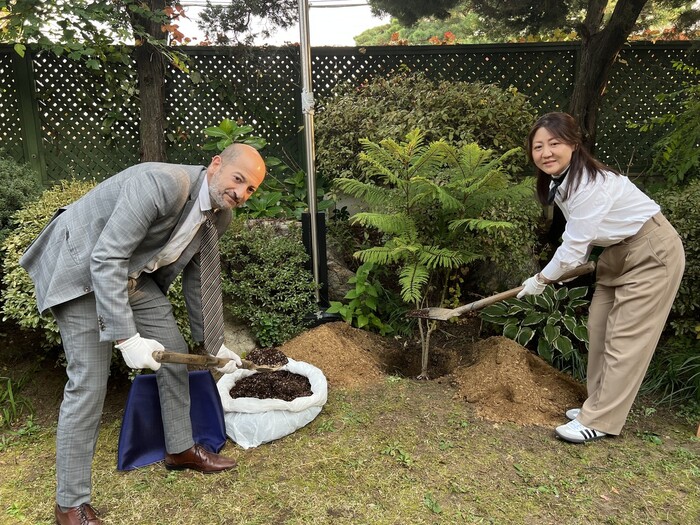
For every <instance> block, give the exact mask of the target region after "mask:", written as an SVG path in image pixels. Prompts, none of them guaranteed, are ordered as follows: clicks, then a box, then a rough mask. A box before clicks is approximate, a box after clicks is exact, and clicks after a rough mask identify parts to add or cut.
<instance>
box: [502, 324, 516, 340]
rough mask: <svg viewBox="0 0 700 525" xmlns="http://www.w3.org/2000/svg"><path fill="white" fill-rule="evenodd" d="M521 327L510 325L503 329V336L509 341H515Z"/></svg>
mask: <svg viewBox="0 0 700 525" xmlns="http://www.w3.org/2000/svg"><path fill="white" fill-rule="evenodd" d="M518 331H519V327H518V325H517V323H508V324H506V325H505V326H504V327H503V336H504V337H507V338H508V339H515V337H516V336H517V335H518Z"/></svg>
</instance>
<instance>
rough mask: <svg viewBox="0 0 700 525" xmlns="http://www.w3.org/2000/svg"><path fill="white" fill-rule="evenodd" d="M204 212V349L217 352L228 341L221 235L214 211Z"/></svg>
mask: <svg viewBox="0 0 700 525" xmlns="http://www.w3.org/2000/svg"><path fill="white" fill-rule="evenodd" d="M204 214H205V215H206V217H207V220H206V221H204V224H202V244H201V248H200V251H199V260H200V285H201V292H202V323H203V326H204V350H205V351H206V352H207V353H209V354H211V355H216V354H217V352H218V351H219V349H220V348H221V345H222V344H223V343H224V306H223V303H222V299H221V262H220V261H219V236H218V233H217V231H216V226H215V225H214V212H213V211H211V210H209V211H206V212H204Z"/></svg>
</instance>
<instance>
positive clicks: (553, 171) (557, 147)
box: [530, 128, 575, 175]
mask: <svg viewBox="0 0 700 525" xmlns="http://www.w3.org/2000/svg"><path fill="white" fill-rule="evenodd" d="M574 150H575V148H574V147H573V146H571V145H569V144H566V143H565V142H562V140H561V139H559V138H557V137H555V136H554V135H552V134H551V133H550V132H549V131H548V130H547V129H546V128H540V129H538V130H537V131H536V132H535V134H534V135H533V137H532V151H531V152H530V154H531V155H532V160H533V162H534V163H535V166H537V167H538V168H539V169H541V170H542V171H543V172H545V173H546V174H547V175H559V174H560V173H561V172H562V171H564V169H565V168H566V167H567V166H568V165H569V164H570V163H571V156H572V155H573V153H574Z"/></svg>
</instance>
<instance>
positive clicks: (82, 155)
mask: <svg viewBox="0 0 700 525" xmlns="http://www.w3.org/2000/svg"><path fill="white" fill-rule="evenodd" d="M577 48H578V45H577V44H576V43H562V44H508V45H500V44H499V45H495V44H494V45H474V46H421V47H368V48H314V49H312V76H313V82H314V95H315V97H316V99H317V101H318V102H319V106H321V104H320V102H321V101H322V100H323V99H324V98H325V97H328V96H330V95H331V92H332V89H333V88H334V86H336V85H338V84H340V83H351V84H355V85H356V84H360V83H362V82H364V81H366V80H368V79H370V78H372V77H375V76H377V75H389V74H391V73H392V72H393V71H397V70H399V69H408V70H412V71H422V72H424V73H425V74H426V75H428V76H429V77H431V78H435V79H444V80H460V81H477V80H478V81H482V82H487V83H494V84H498V85H500V86H501V87H504V88H507V87H509V86H514V87H516V88H517V89H518V90H519V91H521V92H522V93H525V94H526V95H528V96H529V97H530V99H531V102H532V103H533V105H534V106H535V107H536V108H537V109H538V110H539V111H540V112H546V111H553V110H565V109H566V108H567V106H568V100H569V97H570V95H571V92H572V90H573V84H574V81H575V74H576V61H577V53H578V51H577ZM689 48H690V44H688V43H681V42H674V43H660V44H651V43H634V44H631V45H628V46H626V47H625V48H624V49H623V50H622V52H621V53H620V56H619V58H618V60H617V62H616V64H615V65H614V67H613V71H612V75H611V79H610V82H609V85H608V88H607V93H606V96H605V98H604V102H603V106H602V108H601V113H600V116H599V126H598V135H597V137H598V144H597V148H598V149H597V153H598V155H599V156H600V157H601V158H602V159H603V160H604V161H606V162H609V163H611V164H613V165H617V166H620V167H621V168H622V169H623V170H626V169H627V168H628V167H631V168H632V169H633V170H641V169H643V168H644V167H645V165H646V164H647V162H648V153H649V151H650V146H651V144H652V143H653V142H654V140H655V138H656V136H655V135H653V134H640V133H639V132H638V131H636V130H630V129H629V128H628V127H627V123H628V122H629V121H642V120H644V119H646V118H649V117H652V116H656V115H659V114H662V113H663V112H665V111H667V110H669V109H672V108H669V107H665V106H663V105H662V104H660V103H659V102H657V101H656V99H655V98H654V96H655V95H656V94H658V93H662V92H664V93H667V92H671V91H674V90H676V89H678V86H679V85H680V82H681V77H680V76H679V75H678V74H677V73H676V72H675V71H673V70H672V68H671V62H672V60H675V59H683V60H685V61H687V62H690V63H691V64H694V65H696V66H698V65H700V64H699V62H700V61H699V60H698V57H697V54H695V55H693V54H690V53H689ZM184 51H185V52H186V53H187V54H188V55H190V56H191V58H192V60H193V62H194V65H193V69H195V70H197V71H198V72H199V73H200V74H201V78H202V81H201V82H199V83H196V84H195V83H193V82H192V81H191V80H190V78H189V77H188V76H186V75H184V74H182V73H181V72H179V71H169V72H168V76H167V80H166V112H167V119H168V120H167V137H168V141H169V142H168V144H169V147H168V156H169V160H170V161H172V162H183V163H199V162H201V163H206V162H207V160H208V158H209V156H210V154H209V153H208V152H202V151H201V149H200V148H201V145H202V144H203V141H204V135H203V133H202V131H203V129H204V128H206V127H208V126H212V125H216V124H218V123H219V122H220V121H221V120H223V119H224V118H232V119H240V120H241V121H242V122H244V123H245V124H250V125H253V126H254V128H255V133H256V134H257V135H260V136H263V137H265V138H266V139H267V140H268V141H269V143H270V148H271V149H272V150H273V151H274V152H275V153H276V154H278V155H280V154H286V155H288V160H290V161H296V162H298V163H299V164H300V163H301V162H300V160H299V159H300V158H301V157H302V155H300V146H301V142H300V141H301V133H300V125H301V123H302V118H301V104H300V92H301V87H300V78H301V76H300V73H301V71H300V60H299V48H298V47H296V46H289V47H281V48H200V47H197V48H185V49H184ZM29 66H30V67H29ZM121 67H123V68H124V70H125V71H126V73H127V76H126V78H127V80H126V83H127V84H129V85H130V86H132V87H135V84H136V80H135V78H136V73H135V69H134V68H133V66H131V65H124V66H121ZM32 78H33V81H32ZM114 92H115V91H114V90H113V89H110V88H109V87H108V86H106V85H105V84H104V83H103V77H101V76H97V75H94V74H93V73H91V72H90V71H87V70H86V69H84V68H82V67H79V66H76V64H74V63H73V62H71V61H69V60H66V59H64V58H60V57H55V56H53V55H52V54H49V53H40V54H38V55H35V56H33V57H31V59H30V60H26V61H22V60H19V59H18V57H17V56H16V55H14V52H13V51H12V48H10V47H0V93H2V97H0V141H1V142H0V144H1V145H2V149H3V150H4V151H5V152H6V154H9V155H11V156H13V157H15V158H17V159H18V160H25V161H31V160H34V162H37V160H36V159H32V158H31V157H32V156H34V157H36V155H33V154H32V151H38V152H39V157H40V159H39V160H40V161H41V162H42V163H43V164H44V166H45V173H44V179H45V182H47V183H51V182H53V181H56V180H59V179H61V178H65V177H69V176H77V177H95V178H97V179H101V178H104V177H107V176H110V175H111V174H113V173H115V172H117V171H119V170H120V169H123V168H125V167H126V166H128V165H130V164H133V163H135V162H137V161H138V148H139V140H138V123H139V114H138V107H139V105H138V100H137V98H136V96H135V95H134V96H132V97H125V98H123V99H122V100H118V101H114V100H113V99H112V98H111V97H113V95H114ZM32 105H33V107H34V111H35V113H34V115H35V119H34V122H32V118H31V113H32V110H31V109H32V108H31V106H32ZM105 123H108V124H110V125H109V126H106V127H105ZM628 165H629V166H628Z"/></svg>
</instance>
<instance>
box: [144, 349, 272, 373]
mask: <svg viewBox="0 0 700 525" xmlns="http://www.w3.org/2000/svg"><path fill="white" fill-rule="evenodd" d="M153 359H155V360H156V361H158V362H159V363H178V364H183V365H198V366H213V367H216V368H221V367H222V366H224V365H225V364H227V363H228V362H229V361H230V359H228V358H227V357H215V356H213V355H197V354H179V353H177V352H166V351H163V350H156V351H155V352H153ZM241 362H242V363H243V364H242V366H240V367H239V368H245V369H246V370H255V371H257V372H275V371H277V370H279V369H280V368H282V367H283V366H284V365H280V366H267V365H256V364H255V363H253V362H252V361H249V360H247V359H241Z"/></svg>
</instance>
